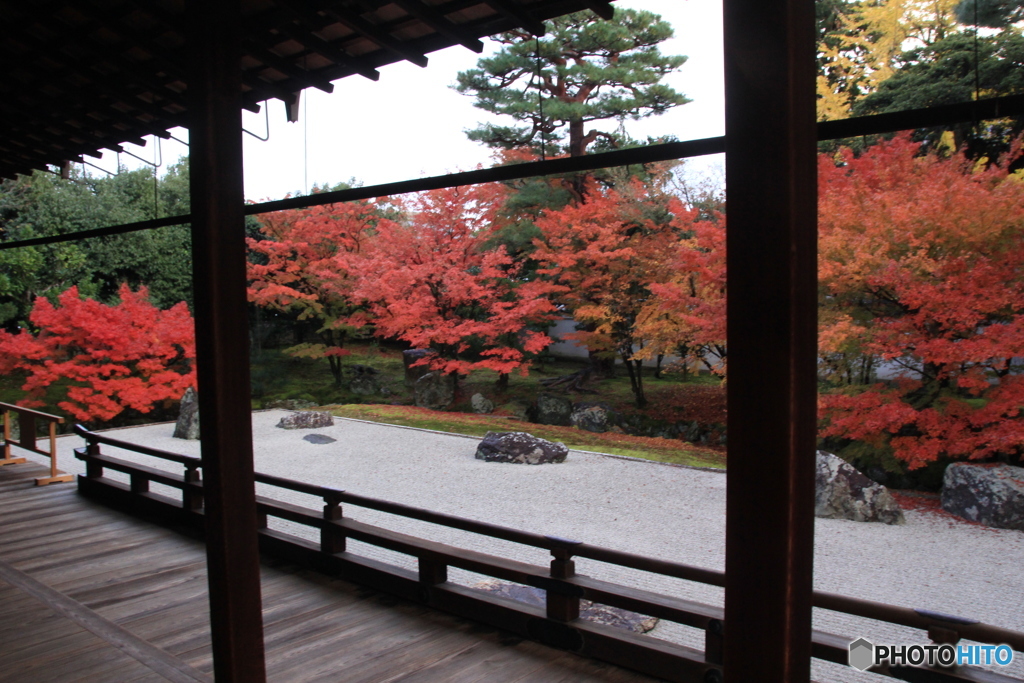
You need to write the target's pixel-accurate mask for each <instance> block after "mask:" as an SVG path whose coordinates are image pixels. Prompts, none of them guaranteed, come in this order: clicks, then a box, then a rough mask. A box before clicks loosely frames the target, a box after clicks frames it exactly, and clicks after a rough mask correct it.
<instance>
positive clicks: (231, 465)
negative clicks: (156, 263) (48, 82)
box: [187, 0, 266, 683]
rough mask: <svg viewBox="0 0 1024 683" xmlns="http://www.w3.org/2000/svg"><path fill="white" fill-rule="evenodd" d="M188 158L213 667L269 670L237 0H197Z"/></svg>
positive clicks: (252, 674) (221, 677)
mask: <svg viewBox="0 0 1024 683" xmlns="http://www.w3.org/2000/svg"><path fill="white" fill-rule="evenodd" d="M187 12H188V15H187V16H188V18H187V24H188V26H189V31H190V32H189V46H188V48H189V52H190V54H191V56H192V59H193V64H192V67H191V68H192V72H191V77H190V79H189V85H188V104H189V117H190V126H189V143H190V147H189V160H190V166H191V168H190V172H191V195H192V263H193V291H194V292H195V314H196V316H195V317H196V347H197V348H196V355H197V363H198V371H199V412H200V415H201V416H202V429H201V431H202V440H201V441H202V459H203V479H204V481H205V484H204V488H203V492H204V501H205V515H206V548H207V572H208V575H209V585H210V622H211V627H212V633H213V660H214V673H215V675H216V679H217V680H218V681H237V682H239V683H242V682H244V683H254V682H255V683H259V682H261V681H264V680H266V672H265V664H264V653H263V617H262V608H261V599H260V567H259V550H258V546H257V536H256V499H255V482H254V478H253V461H252V430H251V425H250V403H249V340H248V329H249V328H248V320H247V313H246V293H245V284H246V283H245V231H244V216H243V213H242V205H243V200H244V194H243V190H244V188H243V184H242V114H241V104H242V102H241V68H240V63H239V62H240V57H241V47H240V37H239V36H240V33H239V30H240V26H241V16H240V2H239V0H189V2H188V5H187Z"/></svg>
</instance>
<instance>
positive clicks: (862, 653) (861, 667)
mask: <svg viewBox="0 0 1024 683" xmlns="http://www.w3.org/2000/svg"><path fill="white" fill-rule="evenodd" d="M874 663H875V646H874V645H872V644H871V642H870V641H868V640H867V639H865V638H858V639H857V640H855V641H853V642H852V643H850V666H852V667H853V668H854V669H857V670H858V671H867V670H868V669H869V668H871V665H872V664H874Z"/></svg>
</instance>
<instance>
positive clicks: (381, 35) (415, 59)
mask: <svg viewBox="0 0 1024 683" xmlns="http://www.w3.org/2000/svg"><path fill="white" fill-rule="evenodd" d="M303 1H304V0H303ZM323 11H324V12H325V13H326V14H327V15H328V16H330V17H331V18H333V19H334V20H336V21H337V22H338V23H340V24H344V25H345V26H348V27H349V28H350V29H352V30H353V31H355V32H356V33H358V34H359V35H361V36H363V37H364V38H366V39H367V40H369V41H371V42H373V43H375V44H376V45H377V46H379V47H380V48H382V49H384V50H388V51H389V52H392V53H393V54H395V55H398V56H399V57H401V58H402V59H405V60H407V61H410V62H412V63H413V64H415V65H416V66H421V67H423V66H426V65H427V56H426V55H424V54H423V53H422V52H417V51H416V50H414V49H412V48H411V47H410V46H409V45H407V44H406V43H403V42H402V41H400V40H397V39H396V38H392V37H391V35H390V34H388V33H387V32H385V31H382V30H380V29H379V28H377V27H376V26H374V25H373V24H371V23H370V22H368V21H366V20H365V19H363V18H362V17H360V16H359V15H357V14H354V13H353V12H350V11H349V10H348V9H346V8H345V7H344V6H343V5H342V4H341V3H338V2H328V3H326V4H325V5H324V7H323Z"/></svg>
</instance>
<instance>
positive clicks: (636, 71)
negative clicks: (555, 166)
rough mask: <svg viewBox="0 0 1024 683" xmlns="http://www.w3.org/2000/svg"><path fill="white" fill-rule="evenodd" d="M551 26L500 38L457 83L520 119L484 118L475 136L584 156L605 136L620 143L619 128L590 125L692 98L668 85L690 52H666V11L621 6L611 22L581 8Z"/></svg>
mask: <svg viewBox="0 0 1024 683" xmlns="http://www.w3.org/2000/svg"><path fill="white" fill-rule="evenodd" d="M547 27H548V29H549V33H548V35H547V36H545V37H542V38H539V39H535V38H533V36H531V35H529V34H528V33H526V32H525V31H514V32H510V33H503V34H501V35H499V36H497V37H496V38H495V39H496V40H497V41H498V42H499V43H501V44H502V45H503V47H502V49H501V50H499V51H498V53H497V54H495V55H494V56H492V57H487V58H484V59H481V60H480V61H479V62H477V68H476V69H473V70H470V71H465V72H462V73H460V74H459V76H458V85H457V86H456V89H457V90H458V91H459V92H461V93H464V94H471V95H473V96H475V97H476V105H475V106H476V107H478V108H479V109H483V110H484V111H487V112H490V113H492V114H498V115H500V116H510V117H512V119H514V120H515V121H516V123H517V124H519V125H515V126H501V125H494V124H490V123H487V124H483V125H482V126H480V127H479V128H477V129H475V130H471V131H469V132H468V135H469V137H470V139H472V140H478V141H480V142H483V143H485V144H487V145H489V146H491V147H496V148H504V149H514V148H520V147H532V148H534V149H536V150H541V149H543V150H544V151H545V152H546V153H548V154H568V155H569V156H581V155H583V154H585V153H586V151H587V147H588V146H590V145H591V144H592V143H594V142H595V141H596V140H598V139H599V138H604V139H605V140H607V141H608V143H609V144H610V145H612V146H615V145H617V144H618V136H617V134H616V133H614V132H610V131H606V130H599V129H597V128H590V129H588V124H591V123H593V122H595V121H608V120H622V119H625V118H631V119H634V120H637V119H642V118H646V117H648V116H652V115H656V114H661V113H664V112H665V111H667V110H669V109H671V108H672V107H676V106H678V105H681V104H685V103H686V102H689V100H688V99H687V98H686V97H684V96H683V95H682V94H681V93H678V92H676V91H675V90H674V89H672V88H670V87H669V86H667V85H664V84H662V83H661V80H662V79H663V78H664V77H665V76H666V75H667V74H668V73H670V72H671V71H673V70H675V69H678V68H679V67H680V66H682V64H683V63H684V62H685V61H686V57H682V56H676V57H669V56H665V55H662V54H661V52H660V50H659V49H658V45H659V44H660V43H662V42H664V41H665V40H667V39H669V38H671V37H672V27H671V26H670V25H669V24H668V22H666V21H663V20H662V18H661V17H660V16H659V15H657V14H653V13H651V12H642V11H636V10H626V9H619V10H617V11H616V13H615V19H613V20H611V21H605V20H602V19H599V18H598V17H597V16H596V15H595V14H593V13H592V12H577V13H575V14H569V15H566V16H564V17H560V18H558V19H554V20H552V21H549V22H547Z"/></svg>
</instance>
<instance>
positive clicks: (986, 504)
mask: <svg viewBox="0 0 1024 683" xmlns="http://www.w3.org/2000/svg"><path fill="white" fill-rule="evenodd" d="M942 509H943V510H945V511H946V512H951V513H953V514H954V515H957V516H959V517H963V518H964V519H969V520H970V521H972V522H979V523H981V524H984V525H986V526H992V527H997V528H999V529H1020V530H1022V531H1024V467H1013V466H1011V465H995V466H985V465H971V464H968V463H957V464H955V465H950V466H949V467H947V468H946V474H945V476H944V477H943V479H942Z"/></svg>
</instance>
